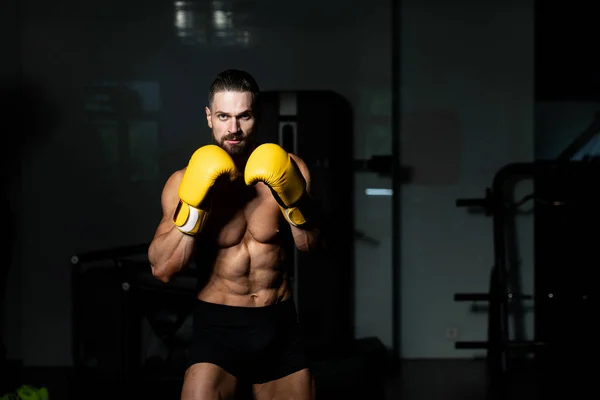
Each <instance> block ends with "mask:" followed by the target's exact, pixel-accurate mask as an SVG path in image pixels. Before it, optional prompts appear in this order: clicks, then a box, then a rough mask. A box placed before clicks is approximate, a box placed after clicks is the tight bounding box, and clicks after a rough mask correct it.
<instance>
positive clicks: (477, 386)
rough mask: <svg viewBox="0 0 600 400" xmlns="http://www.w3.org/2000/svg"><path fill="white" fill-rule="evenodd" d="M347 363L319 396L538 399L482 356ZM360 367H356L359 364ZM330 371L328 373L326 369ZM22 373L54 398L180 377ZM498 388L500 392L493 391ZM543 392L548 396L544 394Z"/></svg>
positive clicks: (169, 387)
mask: <svg viewBox="0 0 600 400" xmlns="http://www.w3.org/2000/svg"><path fill="white" fill-rule="evenodd" d="M349 364H350V363H345V367H346V369H347V370H346V371H345V372H344V371H341V370H338V371H333V370H330V371H329V372H325V371H320V372H318V373H319V376H320V378H319V379H318V382H317V388H318V390H320V391H319V393H318V400H321V399H332V400H337V399H369V400H371V399H372V400H395V399H406V400H454V399H456V400H458V399H460V400H475V399H482V400H487V399H500V398H502V399H511V400H513V399H514V400H520V399H527V400H534V399H537V398H540V396H538V395H537V394H536V390H535V388H534V385H533V380H532V379H529V378H527V377H526V376H525V375H522V376H518V377H517V378H518V379H515V380H514V382H513V384H512V385H509V386H510V387H507V391H506V393H505V395H504V397H502V396H500V393H499V391H496V393H494V392H493V391H491V390H489V388H488V386H487V385H486V381H487V379H486V372H485V371H486V369H485V363H484V362H483V361H476V360H415V361H409V360H406V361H403V362H402V363H401V364H400V367H399V368H398V369H395V370H390V371H388V373H387V375H386V376H381V380H380V382H377V377H372V378H369V379H365V378H364V375H361V376H359V375H356V376H350V375H349V373H350V371H351V370H352V368H353V367H352V365H349ZM356 370H357V371H358V369H356ZM327 374H329V375H327ZM19 375H20V377H19V378H18V379H19V381H20V382H21V383H29V384H32V385H45V386H46V387H47V388H48V389H49V392H50V396H51V399H52V400H71V399H73V400H91V399H107V398H110V399H121V398H122V399H132V398H136V399H137V398H140V399H141V398H145V399H161V400H162V399H178V398H179V390H180V385H181V383H180V382H179V381H178V380H171V381H162V382H161V381H160V380H158V379H151V380H147V381H145V382H139V383H137V384H135V385H134V386H133V387H127V386H124V385H123V384H122V383H120V382H119V381H117V380H112V381H110V380H104V381H94V380H92V379H84V378H82V377H77V376H75V374H74V372H73V371H72V370H70V369H66V368H26V369H23V370H22V371H21V373H20V374H19ZM494 394H495V395H496V396H494ZM544 398H545V397H544Z"/></svg>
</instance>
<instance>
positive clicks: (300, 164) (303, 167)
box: [290, 153, 311, 185]
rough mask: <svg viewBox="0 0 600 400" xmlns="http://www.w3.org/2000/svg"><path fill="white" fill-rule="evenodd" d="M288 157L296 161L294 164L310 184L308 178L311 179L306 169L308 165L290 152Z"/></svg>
mask: <svg viewBox="0 0 600 400" xmlns="http://www.w3.org/2000/svg"><path fill="white" fill-rule="evenodd" d="M290 158H291V159H292V160H294V162H295V163H296V166H297V167H298V169H299V170H300V173H301V174H302V177H303V178H304V180H305V181H306V182H307V183H308V184H309V185H310V180H311V179H310V171H309V169H308V166H307V165H306V163H305V162H304V160H303V159H302V158H300V157H298V156H297V155H295V154H292V153H290Z"/></svg>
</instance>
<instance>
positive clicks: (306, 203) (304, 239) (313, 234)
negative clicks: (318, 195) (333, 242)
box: [290, 194, 323, 251]
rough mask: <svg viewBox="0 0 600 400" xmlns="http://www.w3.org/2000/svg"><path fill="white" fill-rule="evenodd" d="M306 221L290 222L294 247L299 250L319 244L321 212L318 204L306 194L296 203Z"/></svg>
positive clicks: (308, 249)
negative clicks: (298, 223) (301, 222)
mask: <svg viewBox="0 0 600 400" xmlns="http://www.w3.org/2000/svg"><path fill="white" fill-rule="evenodd" d="M298 208H299V209H300V211H301V213H302V215H303V217H304V218H305V220H306V223H304V224H302V225H294V224H292V223H290V227H291V230H292V236H293V238H294V243H295V244H296V247H297V248H298V249H299V250H301V251H310V250H314V249H316V248H318V247H320V246H321V244H322V241H321V230H322V225H323V224H322V212H321V207H320V204H319V203H318V202H317V201H316V200H314V199H313V198H312V197H310V196H309V195H308V194H306V195H305V196H303V200H302V202H301V203H300V204H298Z"/></svg>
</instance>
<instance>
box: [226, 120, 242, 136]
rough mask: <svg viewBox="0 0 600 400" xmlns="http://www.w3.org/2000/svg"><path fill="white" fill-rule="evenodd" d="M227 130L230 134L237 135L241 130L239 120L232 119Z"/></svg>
mask: <svg viewBox="0 0 600 400" xmlns="http://www.w3.org/2000/svg"><path fill="white" fill-rule="evenodd" d="M227 130H228V131H229V133H236V132H237V131H239V130H240V124H239V120H238V119H237V118H231V119H230V120H229V124H228V125H227Z"/></svg>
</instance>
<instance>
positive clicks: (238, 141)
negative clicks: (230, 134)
mask: <svg viewBox="0 0 600 400" xmlns="http://www.w3.org/2000/svg"><path fill="white" fill-rule="evenodd" d="M241 142H242V139H232V140H226V141H225V143H227V144H238V143H241Z"/></svg>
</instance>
